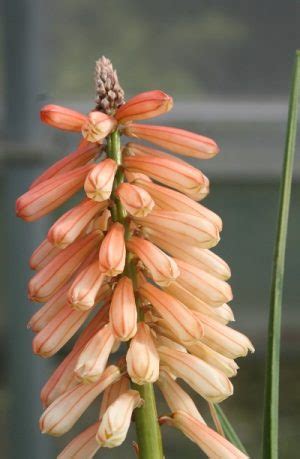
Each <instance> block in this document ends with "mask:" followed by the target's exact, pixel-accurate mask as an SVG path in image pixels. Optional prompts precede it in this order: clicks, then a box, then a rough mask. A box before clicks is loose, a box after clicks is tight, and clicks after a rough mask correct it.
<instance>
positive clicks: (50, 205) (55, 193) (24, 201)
mask: <svg viewBox="0 0 300 459" xmlns="http://www.w3.org/2000/svg"><path fill="white" fill-rule="evenodd" d="M92 167H93V166H92V164H87V165H85V166H82V167H78V168H77V169H73V170H71V171H68V172H65V173H63V174H60V175H58V176H55V177H52V178H50V179H48V180H45V181H43V182H42V183H40V184H39V185H36V186H35V187H34V188H31V189H30V190H29V191H27V192H26V193H24V194H23V195H22V196H20V198H18V199H17V202H16V213H17V216H18V217H20V218H23V220H26V221H28V222H31V221H34V220H37V219H38V218H41V217H43V216H44V215H47V214H49V213H50V212H51V211H52V210H54V209H57V207H59V206H60V205H61V204H63V203H64V202H65V201H67V200H68V199H69V198H70V197H71V196H73V195H74V194H75V193H76V192H77V191H78V190H79V189H80V188H81V187H82V185H83V183H84V180H85V177H86V175H87V173H88V172H89V171H90V169H91V168H92Z"/></svg>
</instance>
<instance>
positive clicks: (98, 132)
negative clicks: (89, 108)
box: [81, 111, 117, 142]
mask: <svg viewBox="0 0 300 459" xmlns="http://www.w3.org/2000/svg"><path fill="white" fill-rule="evenodd" d="M116 127H117V121H116V120H115V118H113V117H112V116H108V115H106V114H105V113H102V112H98V111H94V112H90V113H89V115H88V117H87V119H86V121H85V123H84V124H83V125H82V126H81V132H82V135H83V137H84V138H85V139H86V140H88V141H89V142H100V141H101V140H102V139H104V137H106V136H107V135H108V134H110V133H111V132H112V131H114V130H115V129H116Z"/></svg>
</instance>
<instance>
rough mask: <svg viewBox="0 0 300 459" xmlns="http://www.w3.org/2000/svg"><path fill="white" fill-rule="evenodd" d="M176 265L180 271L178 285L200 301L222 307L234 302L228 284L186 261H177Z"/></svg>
mask: <svg viewBox="0 0 300 459" xmlns="http://www.w3.org/2000/svg"><path fill="white" fill-rule="evenodd" d="M176 263H177V265H178V267H179V270H180V275H179V277H178V278H177V282H178V284H179V285H182V287H184V288H185V289H186V290H188V291H189V292H191V293H192V294H193V295H195V296H196V297H197V298H200V300H202V301H204V302H205V303H207V304H209V305H211V306H221V305H222V304H224V303H226V302H227V301H231V300H232V291H231V288H230V286H229V284H227V282H224V281H223V280H221V279H217V278H216V277H214V276H212V275H211V274H208V273H207V272H205V271H204V270H202V269H199V268H195V267H194V266H192V265H190V264H189V263H185V262H184V261H181V260H177V259H176Z"/></svg>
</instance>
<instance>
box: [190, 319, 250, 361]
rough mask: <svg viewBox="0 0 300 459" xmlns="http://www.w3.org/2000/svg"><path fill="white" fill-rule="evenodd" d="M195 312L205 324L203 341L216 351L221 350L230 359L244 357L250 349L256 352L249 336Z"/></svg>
mask: <svg viewBox="0 0 300 459" xmlns="http://www.w3.org/2000/svg"><path fill="white" fill-rule="evenodd" d="M195 314H196V315H197V317H199V319H200V321H201V323H202V324H203V328H204V337H203V339H202V341H203V342H204V343H205V344H207V346H209V347H211V348H212V349H213V350H215V351H216V352H220V353H221V354H223V355H225V356H226V357H228V358H229V359H236V358H237V357H244V356H246V355H247V354H248V351H250V352H254V347H253V345H252V343H251V342H250V340H249V339H248V338H247V336H245V335H243V334H242V333H240V332H238V331H237V330H234V329H233V328H230V327H227V326H226V325H223V324H220V323H218V322H216V321H214V320H213V319H211V318H210V317H206V316H204V315H203V314H201V313H199V312H197V313H195Z"/></svg>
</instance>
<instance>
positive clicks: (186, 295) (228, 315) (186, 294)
mask: <svg viewBox="0 0 300 459" xmlns="http://www.w3.org/2000/svg"><path fill="white" fill-rule="evenodd" d="M164 291H165V292H167V293H169V294H170V295H172V296H174V297H175V298H177V299H178V300H179V301H181V302H182V303H183V304H185V306H187V307H188V308H190V309H192V310H194V311H198V312H202V314H206V315H207V316H209V317H212V318H213V319H214V320H216V321H218V322H221V323H224V324H227V323H228V322H229V321H231V320H234V316H233V313H232V310H231V308H230V307H229V306H228V305H227V304H223V305H221V306H218V307H212V306H209V305H208V304H206V303H204V302H203V301H202V300H200V299H199V298H198V297H196V296H195V295H193V294H192V293H191V292H190V291H189V290H187V289H186V288H184V287H182V285H180V284H179V283H178V282H176V281H175V282H172V283H171V284H170V285H169V286H168V287H165V288H164Z"/></svg>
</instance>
